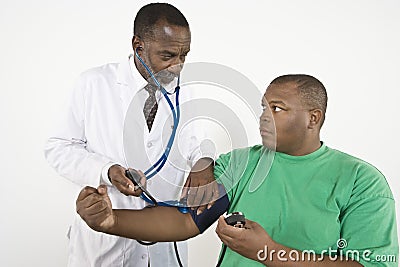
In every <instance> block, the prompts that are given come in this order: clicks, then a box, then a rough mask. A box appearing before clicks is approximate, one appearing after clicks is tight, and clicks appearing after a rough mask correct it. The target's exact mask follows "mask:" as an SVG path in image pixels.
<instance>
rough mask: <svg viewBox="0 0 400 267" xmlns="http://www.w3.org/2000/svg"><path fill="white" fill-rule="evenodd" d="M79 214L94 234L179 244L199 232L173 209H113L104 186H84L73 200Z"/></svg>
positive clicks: (190, 222) (188, 215)
mask: <svg viewBox="0 0 400 267" xmlns="http://www.w3.org/2000/svg"><path fill="white" fill-rule="evenodd" d="M76 208H77V212H78V213H79V215H80V216H81V217H82V219H83V220H84V221H85V222H86V223H87V225H88V226H89V227H90V228H92V229H93V230H95V231H98V232H104V233H108V234H112V235H119V236H123V237H127V238H132V239H138V240H145V241H180V240H185V239H188V238H191V237H194V236H196V235H198V234H199V233H200V231H199V229H198V228H197V226H196V224H195V223H194V221H193V219H192V217H191V215H190V214H182V213H181V212H179V211H178V209H176V208H169V207H152V208H145V209H143V210H113V209H112V205H111V201H110V199H109V197H108V195H107V187H106V186H99V188H98V189H95V188H93V187H85V188H84V189H82V191H81V192H80V194H79V196H78V199H77V201H76Z"/></svg>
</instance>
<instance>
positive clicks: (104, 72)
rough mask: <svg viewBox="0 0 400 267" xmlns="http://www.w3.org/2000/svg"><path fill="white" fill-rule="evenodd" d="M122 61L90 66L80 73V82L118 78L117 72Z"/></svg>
mask: <svg viewBox="0 0 400 267" xmlns="http://www.w3.org/2000/svg"><path fill="white" fill-rule="evenodd" d="M119 65H120V63H108V64H104V65H101V66H97V67H94V68H90V69H88V70H86V71H84V72H82V73H81V74H80V75H79V78H78V81H80V82H93V81H98V80H102V79H110V78H112V77H114V79H116V73H117V70H118V67H119Z"/></svg>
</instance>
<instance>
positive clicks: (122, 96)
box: [45, 3, 218, 267]
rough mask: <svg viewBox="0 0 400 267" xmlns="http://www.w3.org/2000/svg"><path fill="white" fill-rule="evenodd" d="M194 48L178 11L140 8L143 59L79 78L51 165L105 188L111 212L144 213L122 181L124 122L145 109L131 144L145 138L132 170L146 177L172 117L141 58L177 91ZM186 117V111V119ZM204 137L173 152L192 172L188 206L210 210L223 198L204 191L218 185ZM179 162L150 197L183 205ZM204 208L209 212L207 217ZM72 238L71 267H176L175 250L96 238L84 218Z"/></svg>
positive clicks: (138, 37)
mask: <svg viewBox="0 0 400 267" xmlns="http://www.w3.org/2000/svg"><path fill="white" fill-rule="evenodd" d="M190 42H191V33H190V29H189V25H188V22H187V21H186V19H185V17H184V16H183V14H182V13H181V12H180V11H179V10H178V9H177V8H175V7H174V6H172V5H170V4H165V3H154V4H148V5H146V6H144V7H142V8H141V9H140V10H139V12H138V13H137V15H136V18H135V22H134V36H133V39H132V48H133V50H134V51H133V52H136V53H137V55H136V56H132V55H131V56H130V57H129V59H128V58H127V59H126V60H125V61H123V62H121V63H113V64H106V65H104V66H101V67H97V68H93V69H90V70H88V71H86V72H84V73H83V74H81V75H80V77H79V79H78V81H77V83H76V86H75V88H74V90H73V93H72V98H71V101H70V105H69V108H68V110H67V112H66V114H65V117H63V118H62V119H61V120H60V126H59V127H58V128H57V130H56V131H55V132H54V134H53V135H52V136H51V137H50V138H49V139H48V141H47V143H46V147H45V157H46V159H47V161H48V162H49V164H50V165H51V166H52V167H53V168H54V169H55V170H56V171H57V172H58V173H59V174H60V175H62V176H64V177H66V178H68V179H69V180H71V181H72V182H74V183H76V184H78V185H80V186H85V185H90V186H95V187H97V186H98V185H100V184H106V185H107V187H108V192H109V196H110V198H111V199H112V202H113V204H114V205H115V207H117V208H119V209H142V208H143V207H144V206H145V205H146V203H145V202H144V201H143V200H142V199H141V198H138V197H133V196H139V195H140V194H141V190H140V189H138V188H136V187H135V186H134V184H133V183H132V182H131V181H130V180H129V179H128V178H127V177H126V176H125V175H124V173H125V168H124V167H123V166H126V165H125V164H124V163H125V160H124V152H123V151H124V148H123V134H124V133H123V126H124V119H125V116H126V114H127V111H128V108H129V105H130V103H131V102H132V101H137V102H136V103H137V104H138V106H140V108H138V109H137V110H136V111H134V112H136V113H135V114H134V115H135V116H134V119H135V120H136V121H137V122H138V124H136V125H141V127H140V126H138V127H137V128H135V129H131V131H133V134H134V136H133V135H132V138H133V139H143V138H144V140H141V143H142V144H145V145H143V147H141V146H139V145H138V146H137V147H133V148H130V149H132V150H133V151H134V154H135V156H134V157H133V158H134V162H133V163H131V164H133V165H132V166H129V167H132V168H136V169H146V168H148V167H150V166H149V164H152V163H155V161H156V160H157V159H158V158H159V156H160V155H161V154H162V153H163V152H164V147H163V143H162V132H163V127H164V125H165V124H166V123H168V119H169V118H170V116H171V115H170V113H171V111H170V109H169V108H168V104H167V103H166V101H165V98H163V95H162V94H161V93H160V91H159V90H157V88H156V87H155V86H154V84H152V82H151V80H150V79H149V78H150V73H149V72H148V71H146V69H145V67H144V65H143V64H142V63H141V62H140V61H139V57H140V58H142V59H143V62H144V63H145V64H146V65H147V66H148V67H149V68H150V70H151V72H152V73H158V72H160V71H162V70H164V73H167V74H168V75H165V76H163V77H162V78H160V82H161V83H162V82H164V83H174V85H173V86H175V82H176V78H177V75H178V74H179V72H180V70H181V68H182V64H183V63H184V61H185V58H186V56H187V54H188V53H189V51H190ZM133 54H135V53H133ZM171 99H175V97H172V98H171ZM181 99H182V100H183V101H185V100H186V101H187V100H188V99H190V95H189V92H188V90H184V89H181ZM184 112H185V110H184V109H182V110H181V113H182V114H184ZM143 132H144V134H143ZM199 136H201V135H200V131H199V129H193V127H186V128H185V130H183V131H180V130H178V133H177V135H176V137H175V142H174V147H179V156H180V159H181V160H182V159H184V161H186V162H188V165H189V167H192V172H191V173H190V174H189V178H188V179H187V184H188V183H189V182H190V186H191V187H196V189H195V190H190V191H191V193H192V194H191V195H189V199H190V200H193V201H194V200H195V199H196V200H198V199H200V200H202V202H201V203H205V204H207V203H209V202H211V204H212V201H211V200H212V198H213V197H216V195H218V192H217V191H216V190H215V186H210V187H208V188H209V189H205V188H207V187H200V186H202V185H206V184H209V183H211V182H212V181H214V178H213V175H212V171H211V166H208V165H210V164H209V163H210V160H209V159H207V158H208V157H209V156H210V155H205V154H204V153H203V154H202V152H201V151H200V142H201V140H200V138H199ZM137 143H140V142H137ZM171 154H173V153H171ZM176 158H177V157H175V158H174V156H172V158H171V159H170V158H169V160H168V161H167V162H166V164H165V165H164V167H163V168H162V169H161V171H160V172H159V173H158V174H157V175H156V176H155V177H154V179H152V180H150V181H149V182H148V184H147V187H148V189H149V191H151V192H152V193H153V194H154V195H155V196H156V197H160V198H163V199H165V200H167V199H177V198H179V196H180V194H181V189H182V185H183V184H184V183H185V178H186V177H185V170H184V169H181V168H176V167H175V166H174V164H173V163H174V160H175V159H176ZM207 166H208V167H207ZM194 169H196V170H197V171H193V170H194ZM213 184H215V183H213ZM168 185H170V186H168ZM171 185H173V186H171ZM196 191H197V192H196ZM127 196H128V197H127ZM192 203H193V202H192ZM196 203H197V204H199V203H200V202H196ZM199 205H200V204H199ZM202 205H203V204H202ZM205 207H206V206H205V205H203V206H202V207H201V209H204V208H205ZM143 223H145V222H143ZM68 235H69V239H70V243H69V259H68V266H85V267H87V266H113V267H114V266H138V267H141V266H143V267H145V266H146V267H147V266H178V261H179V260H178V257H177V255H176V254H177V253H176V252H175V251H174V246H173V243H168V242H166V243H157V244H154V245H151V246H144V245H141V244H139V243H138V242H137V241H135V240H131V239H126V238H122V237H117V236H111V235H107V234H102V233H98V232H95V231H93V230H91V229H90V228H89V227H87V225H86V224H85V222H83V221H82V219H81V218H80V217H79V216H77V217H76V219H75V221H74V223H73V225H72V227H71V228H70V231H69V234H68ZM178 255H179V259H180V261H181V262H182V263H183V265H185V266H186V265H187V246H186V243H182V242H179V243H178Z"/></svg>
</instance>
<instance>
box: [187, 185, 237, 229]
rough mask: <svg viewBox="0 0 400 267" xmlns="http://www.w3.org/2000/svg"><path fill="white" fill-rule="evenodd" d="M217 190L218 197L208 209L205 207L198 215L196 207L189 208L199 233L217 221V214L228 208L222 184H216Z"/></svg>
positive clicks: (227, 200)
mask: <svg viewBox="0 0 400 267" xmlns="http://www.w3.org/2000/svg"><path fill="white" fill-rule="evenodd" d="M218 190H219V195H220V198H219V199H218V200H217V201H215V203H214V205H213V206H212V207H211V208H210V209H207V208H206V209H205V210H204V211H203V212H202V213H200V214H199V215H197V209H196V210H191V209H190V211H189V213H190V215H191V216H192V219H193V221H194V223H195V224H196V225H197V228H199V230H200V233H203V232H204V231H205V230H206V229H207V228H208V227H210V226H211V225H212V224H213V223H214V222H215V221H217V220H218V218H219V216H221V215H222V214H224V213H225V212H226V211H227V210H228V208H229V198H228V195H227V194H226V191H225V188H224V186H223V185H221V184H218Z"/></svg>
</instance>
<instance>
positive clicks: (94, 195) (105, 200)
mask: <svg viewBox="0 0 400 267" xmlns="http://www.w3.org/2000/svg"><path fill="white" fill-rule="evenodd" d="M76 211H77V212H78V214H79V215H80V216H81V218H82V219H83V220H84V221H85V222H86V224H87V225H88V226H89V227H90V228H92V229H93V230H95V231H99V232H105V231H107V230H109V229H111V228H112V227H113V226H115V224H116V216H115V215H114V213H113V210H112V205H111V201H110V198H109V197H108V195H107V186H105V185H100V186H99V187H98V188H97V189H96V188H93V187H90V186H86V187H85V188H83V189H82V191H81V192H80V193H79V196H78V198H77V200H76Z"/></svg>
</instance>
